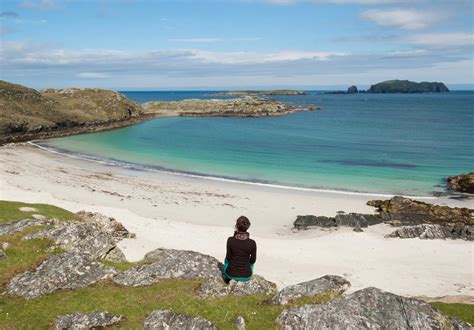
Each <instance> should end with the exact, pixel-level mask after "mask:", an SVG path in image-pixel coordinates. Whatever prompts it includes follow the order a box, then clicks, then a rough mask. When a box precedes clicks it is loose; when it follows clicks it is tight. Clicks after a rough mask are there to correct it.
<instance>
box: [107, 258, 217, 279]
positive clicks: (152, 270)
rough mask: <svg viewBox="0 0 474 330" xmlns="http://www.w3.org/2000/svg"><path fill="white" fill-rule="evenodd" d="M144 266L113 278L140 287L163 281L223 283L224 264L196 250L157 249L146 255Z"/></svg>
mask: <svg viewBox="0 0 474 330" xmlns="http://www.w3.org/2000/svg"><path fill="white" fill-rule="evenodd" d="M144 260H145V261H146V262H151V263H150V264H145V265H141V266H137V267H134V268H132V269H129V270H126V271H124V272H122V273H120V274H118V275H117V276H115V277H114V279H113V281H114V282H115V283H117V284H121V285H127V286H141V285H149V284H153V283H157V282H159V281H160V280H162V279H168V278H184V279H219V280H220V281H222V267H223V266H222V264H221V263H220V262H219V260H217V259H216V258H214V257H211V256H208V255H205V254H201V253H198V252H193V251H185V250H172V249H157V250H154V251H151V252H149V253H147V254H146V255H145V259H144Z"/></svg>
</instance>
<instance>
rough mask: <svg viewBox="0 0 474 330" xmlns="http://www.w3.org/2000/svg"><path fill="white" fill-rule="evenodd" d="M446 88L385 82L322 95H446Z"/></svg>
mask: <svg viewBox="0 0 474 330" xmlns="http://www.w3.org/2000/svg"><path fill="white" fill-rule="evenodd" d="M447 92H449V89H448V87H446V85H445V84H444V83H442V82H426V81H423V82H419V83H417V82H414V81H409V80H387V81H382V82H379V83H377V84H375V85H371V86H370V88H369V89H368V90H366V91H364V90H358V89H357V86H351V87H349V88H348V89H347V91H331V92H326V93H324V94H357V93H374V94H394V93H447Z"/></svg>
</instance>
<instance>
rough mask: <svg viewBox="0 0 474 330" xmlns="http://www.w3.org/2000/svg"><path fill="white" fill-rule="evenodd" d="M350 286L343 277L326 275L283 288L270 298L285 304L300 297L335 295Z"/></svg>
mask: <svg viewBox="0 0 474 330" xmlns="http://www.w3.org/2000/svg"><path fill="white" fill-rule="evenodd" d="M350 286H351V284H350V283H349V282H348V281H347V280H346V279H344V278H343V277H340V276H336V275H326V276H323V277H320V278H317V279H314V280H311V281H307V282H303V283H298V284H295V285H290V286H287V287H285V288H283V289H282V290H280V291H279V292H278V293H277V294H276V295H275V296H274V297H273V298H272V303H275V304H282V305H286V304H288V303H289V302H291V301H293V300H295V299H298V298H301V297H312V296H317V295H320V294H329V295H333V296H337V295H340V294H342V293H343V292H344V291H346V290H347V289H348V288H349V287H350Z"/></svg>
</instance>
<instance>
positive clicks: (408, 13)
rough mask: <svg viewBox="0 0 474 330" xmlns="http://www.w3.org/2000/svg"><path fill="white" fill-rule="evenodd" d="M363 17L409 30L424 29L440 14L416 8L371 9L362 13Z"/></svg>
mask: <svg viewBox="0 0 474 330" xmlns="http://www.w3.org/2000/svg"><path fill="white" fill-rule="evenodd" d="M361 16H362V18H364V19H366V20H369V21H372V22H375V23H377V24H379V25H382V26H390V27H398V28H402V29H407V30H414V29H423V28H426V27H428V26H429V25H431V24H432V23H434V22H436V21H437V20H439V17H438V15H436V14H434V13H432V12H427V11H423V12H421V11H418V10H414V9H387V10H381V9H370V10H366V11H364V12H363V13H362V14H361Z"/></svg>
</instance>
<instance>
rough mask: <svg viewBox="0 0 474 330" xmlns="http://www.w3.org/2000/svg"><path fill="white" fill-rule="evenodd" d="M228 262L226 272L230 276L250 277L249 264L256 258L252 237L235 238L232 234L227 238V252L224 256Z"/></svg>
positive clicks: (255, 245)
mask: <svg viewBox="0 0 474 330" xmlns="http://www.w3.org/2000/svg"><path fill="white" fill-rule="evenodd" d="M225 258H226V259H227V261H228V263H229V265H228V267H227V269H226V273H227V275H229V276H232V277H250V276H252V269H251V267H250V265H251V264H252V265H253V264H254V263H255V261H256V260H257V244H256V243H255V241H254V240H253V239H250V238H248V236H247V238H246V239H243V240H242V239H237V238H236V236H235V235H234V236H233V237H229V238H228V239H227V254H226V257H225Z"/></svg>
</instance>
